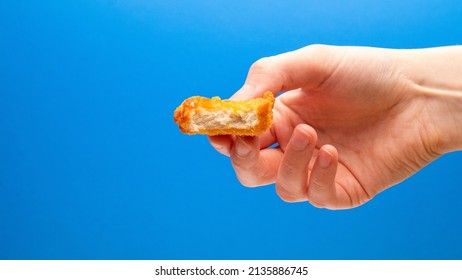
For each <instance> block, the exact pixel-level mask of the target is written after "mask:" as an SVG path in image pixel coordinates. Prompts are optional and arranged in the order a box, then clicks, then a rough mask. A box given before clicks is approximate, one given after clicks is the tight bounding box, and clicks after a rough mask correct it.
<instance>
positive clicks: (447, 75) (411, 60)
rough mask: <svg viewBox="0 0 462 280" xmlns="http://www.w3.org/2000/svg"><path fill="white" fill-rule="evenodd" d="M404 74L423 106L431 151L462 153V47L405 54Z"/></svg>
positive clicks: (407, 52) (404, 52)
mask: <svg viewBox="0 0 462 280" xmlns="http://www.w3.org/2000/svg"><path fill="white" fill-rule="evenodd" d="M402 54H404V56H403V57H404V58H403V61H402V62H403V63H402V65H403V68H402V70H403V73H404V74H405V76H406V78H407V79H408V80H409V83H410V85H411V86H410V89H411V91H412V93H413V96H414V97H415V98H416V99H419V100H420V101H421V103H422V105H423V108H422V111H421V112H422V114H423V115H424V117H423V121H424V122H425V123H424V126H423V127H424V129H425V131H424V132H423V133H424V134H425V135H427V136H428V146H429V147H430V148H429V150H431V151H433V152H435V153H437V154H444V153H447V152H451V151H456V150H462V47H441V48H430V49H419V50H407V51H402Z"/></svg>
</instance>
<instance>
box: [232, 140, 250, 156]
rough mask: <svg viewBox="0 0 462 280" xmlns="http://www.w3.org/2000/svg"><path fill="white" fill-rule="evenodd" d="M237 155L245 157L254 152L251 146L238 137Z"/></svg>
mask: <svg viewBox="0 0 462 280" xmlns="http://www.w3.org/2000/svg"><path fill="white" fill-rule="evenodd" d="M235 145H236V147H235V148H236V154H237V155H238V156H240V157H245V156H248V155H249V154H250V152H251V151H252V150H251V149H250V148H249V146H247V144H246V143H245V142H244V140H242V139H241V138H239V137H237V138H236V144H235Z"/></svg>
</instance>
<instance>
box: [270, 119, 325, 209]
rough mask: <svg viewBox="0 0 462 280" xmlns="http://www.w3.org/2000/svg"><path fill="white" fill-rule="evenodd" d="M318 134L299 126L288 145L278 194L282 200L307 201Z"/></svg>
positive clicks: (279, 172) (309, 128)
mask: <svg viewBox="0 0 462 280" xmlns="http://www.w3.org/2000/svg"><path fill="white" fill-rule="evenodd" d="M316 138H317V135H316V132H315V131H314V129H313V128H312V127H310V126H308V125H306V124H301V125H298V126H297V127H296V128H295V130H294V132H293V134H292V137H291V138H290V140H289V143H288V144H287V147H286V149H285V152H284V156H283V158H282V161H281V165H280V167H279V171H278V176H277V181H276V192H277V193H278V195H279V197H281V199H282V200H284V201H287V202H298V201H306V200H307V195H308V193H307V191H308V190H307V181H308V165H309V163H310V160H311V158H312V155H313V151H314V149H315V145H316Z"/></svg>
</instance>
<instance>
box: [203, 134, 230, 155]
mask: <svg viewBox="0 0 462 280" xmlns="http://www.w3.org/2000/svg"><path fill="white" fill-rule="evenodd" d="M208 138H209V142H210V144H211V145H212V147H213V148H214V149H215V150H217V152H219V153H220V154H223V155H225V156H228V157H229V153H230V150H231V147H232V145H233V141H234V139H233V138H234V137H233V136H231V135H219V136H209V137H208Z"/></svg>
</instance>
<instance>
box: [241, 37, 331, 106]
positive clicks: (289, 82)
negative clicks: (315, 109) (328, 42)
mask: <svg viewBox="0 0 462 280" xmlns="http://www.w3.org/2000/svg"><path fill="white" fill-rule="evenodd" d="M338 49H339V48H338V47H333V46H325V45H311V46H308V47H304V48H302V49H298V50H295V51H292V52H287V53H283V54H279V55H276V56H271V57H266V58H262V59H260V60H258V61H257V62H255V63H254V64H253V65H252V66H251V67H250V70H249V73H248V75H247V79H246V81H245V83H244V85H243V86H242V88H241V89H240V90H238V91H237V92H236V93H235V94H234V95H233V97H232V99H239V100H247V99H252V98H256V97H261V96H262V95H263V93H264V92H266V91H271V92H272V93H273V94H275V95H276V94H278V93H279V92H282V91H288V90H292V89H297V88H309V89H315V88H317V87H318V86H319V85H320V84H322V83H323V81H325V80H326V79H327V78H328V77H329V76H330V75H331V74H332V72H333V71H334V70H335V67H336V65H337V64H338V61H339V59H338V58H339V57H340V56H339V54H340V52H338Z"/></svg>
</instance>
